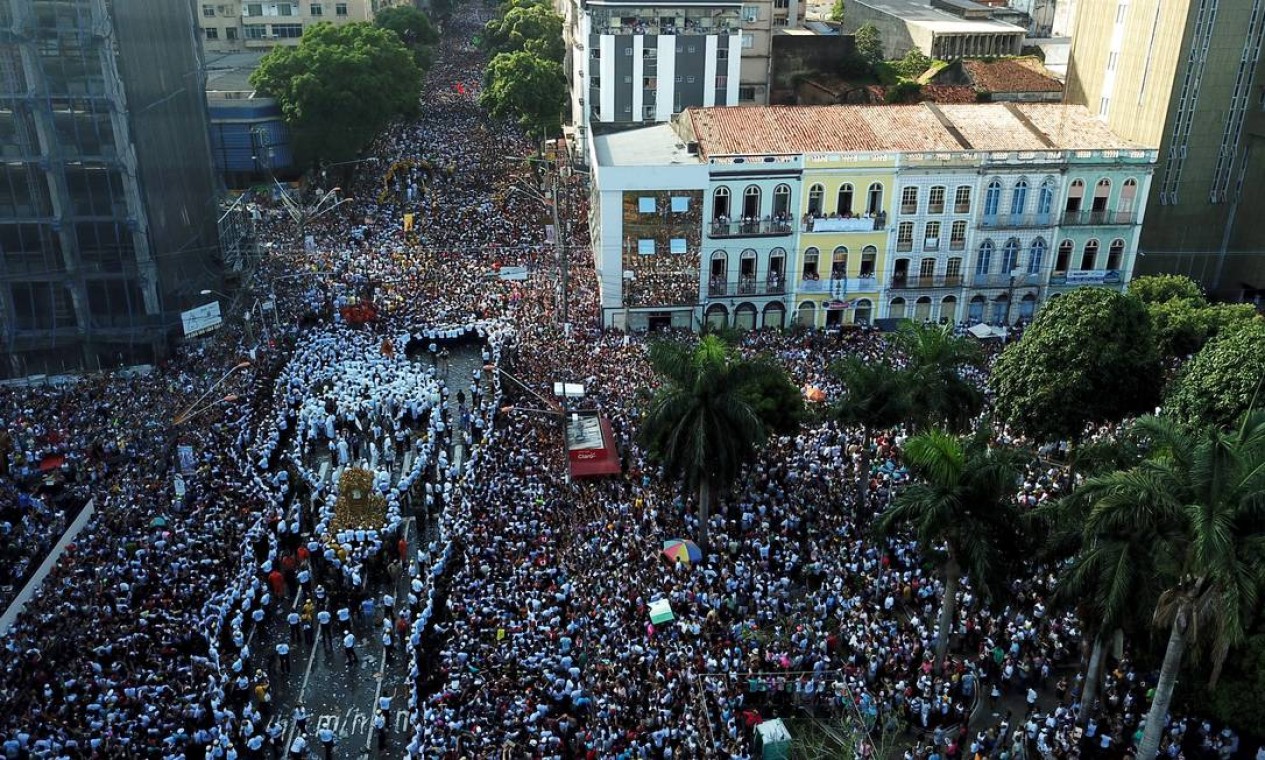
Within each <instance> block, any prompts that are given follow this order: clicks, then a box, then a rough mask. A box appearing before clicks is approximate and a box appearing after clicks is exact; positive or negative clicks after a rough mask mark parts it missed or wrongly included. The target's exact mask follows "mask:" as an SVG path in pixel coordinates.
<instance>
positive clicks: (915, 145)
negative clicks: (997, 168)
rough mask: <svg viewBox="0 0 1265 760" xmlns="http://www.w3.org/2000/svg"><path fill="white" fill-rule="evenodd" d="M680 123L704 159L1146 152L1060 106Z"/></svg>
mask: <svg viewBox="0 0 1265 760" xmlns="http://www.w3.org/2000/svg"><path fill="white" fill-rule="evenodd" d="M682 118H685V119H687V120H688V126H689V128H690V129H691V131H692V132H693V134H694V135H695V139H696V140H697V141H698V144H699V152H700V154H701V155H703V156H709V155H758V154H786V153H834V152H848V151H858V152H862V151H867V152H879V151H910V152H913V151H953V150H965V149H970V150H982V151H1012V150H1018V151H1028V150H1051V149H1054V150H1059V149H1091V148H1094V149H1111V148H1119V149H1125V148H1139V147H1140V146H1138V145H1135V144H1133V143H1130V142H1128V141H1127V140H1124V139H1122V138H1120V137H1117V136H1116V135H1115V134H1113V133H1112V132H1111V130H1109V129H1107V126H1106V125H1105V124H1103V123H1102V122H1100V121H1098V120H1097V119H1095V118H1094V117H1093V116H1092V115H1091V114H1090V113H1089V111H1087V110H1086V109H1085V108H1084V107H1083V106H1072V105H1063V104H1057V103H1056V104H1035V103H1034V104H1027V103H1025V104H1017V103H971V104H960V105H953V104H946V105H938V106H937V105H933V104H930V103H920V104H916V105H891V106H853V105H846V106H748V107H743V106H739V107H720V108H691V109H688V110H687V111H686V112H685V114H684V116H683V117H682ZM958 136H961V138H962V140H964V141H965V143H966V144H963V142H962V141H960V140H959V139H958Z"/></svg>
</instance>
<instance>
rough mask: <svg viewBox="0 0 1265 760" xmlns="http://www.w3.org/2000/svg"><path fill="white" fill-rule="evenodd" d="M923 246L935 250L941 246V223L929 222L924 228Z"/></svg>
mask: <svg viewBox="0 0 1265 760" xmlns="http://www.w3.org/2000/svg"><path fill="white" fill-rule="evenodd" d="M922 247H923V249H924V250H928V251H934V250H936V249H938V248H939V247H940V223H939V222H927V225H926V227H925V228H924V230H923V239H922Z"/></svg>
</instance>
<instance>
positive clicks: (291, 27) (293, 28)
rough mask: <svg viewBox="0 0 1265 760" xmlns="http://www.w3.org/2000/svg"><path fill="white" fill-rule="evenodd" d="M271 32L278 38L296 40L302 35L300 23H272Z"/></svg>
mask: <svg viewBox="0 0 1265 760" xmlns="http://www.w3.org/2000/svg"><path fill="white" fill-rule="evenodd" d="M272 33H273V34H274V35H276V36H277V37H278V38H279V39H283V40H297V39H298V38H300V37H302V36H303V25H302V24H273V25H272Z"/></svg>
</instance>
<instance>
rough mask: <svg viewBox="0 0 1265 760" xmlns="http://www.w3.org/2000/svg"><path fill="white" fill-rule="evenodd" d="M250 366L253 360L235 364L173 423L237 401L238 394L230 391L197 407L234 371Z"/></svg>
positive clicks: (177, 416) (179, 422)
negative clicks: (222, 396) (216, 406)
mask: <svg viewBox="0 0 1265 760" xmlns="http://www.w3.org/2000/svg"><path fill="white" fill-rule="evenodd" d="M249 366H251V362H250V361H249V360H245V361H241V362H238V363H237V364H235V365H233V367H232V369H230V370H229V371H228V372H225V373H224V376H223V377H221V378H220V379H219V380H216V381H215V382H214V383H212V384H211V387H209V388H207V389H206V391H204V392H203V393H202V395H201V396H198V397H197V398H196V399H195V400H194V402H193V403H192V404H189V406H188V407H186V408H185V410H184V411H182V412H180V413H179V414H177V415H176V416H175V419H173V420H172V424H173V425H180V424H183V423H184V422H187V421H188V420H189V419H190V418H191V417H193V416H195V415H198V414H201V413H202V412H204V411H206V410H207V409H209V408H210V407H212V406H214V405H215V404H219V403H232V402H234V401H236V400H237V399H238V397H237V395H236V394H232V393H230V394H229V395H227V396H225V397H224V398H222V399H220V400H219V401H215V402H212V403H211V404H209V405H207V406H205V407H203V408H201V409H199V408H197V407H198V404H201V403H202V401H203V399H205V398H206V397H207V396H209V395H211V393H212V392H214V391H215V389H216V388H219V387H220V386H221V385H223V384H224V381H225V380H228V379H229V377H231V376H232V375H233V373H235V372H237V371H239V370H243V369H246V368H247V367H249Z"/></svg>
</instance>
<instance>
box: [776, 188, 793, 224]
mask: <svg viewBox="0 0 1265 760" xmlns="http://www.w3.org/2000/svg"><path fill="white" fill-rule="evenodd" d="M790 216H791V186H790V185H778V186H777V187H775V188H773V218H774V219H776V220H778V221H786V220H787V219H789V218H790Z"/></svg>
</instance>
